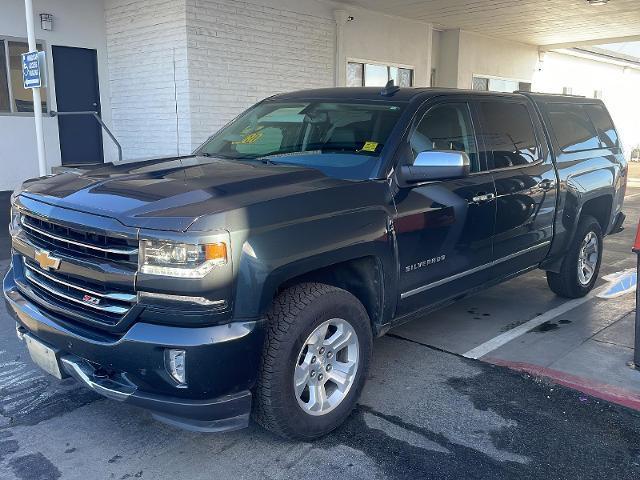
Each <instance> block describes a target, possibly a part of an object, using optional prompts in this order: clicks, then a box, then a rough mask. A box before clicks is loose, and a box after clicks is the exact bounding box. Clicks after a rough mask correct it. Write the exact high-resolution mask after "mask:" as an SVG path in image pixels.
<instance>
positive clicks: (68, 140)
mask: <svg viewBox="0 0 640 480" xmlns="http://www.w3.org/2000/svg"><path fill="white" fill-rule="evenodd" d="M52 51H53V67H54V78H55V82H56V102H57V104H58V111H59V112H83V111H96V112H98V113H99V114H100V89H99V86H98V62H97V55H96V51H95V50H90V49H86V48H75V47H59V46H53V47H52ZM58 129H59V137H60V153H61V155H62V164H63V165H82V164H95V163H102V162H104V157H103V152H102V130H101V127H100V125H99V124H98V122H96V119H95V118H94V117H93V116H92V115H81V116H80V115H73V116H71V115H67V116H64V115H63V116H59V117H58Z"/></svg>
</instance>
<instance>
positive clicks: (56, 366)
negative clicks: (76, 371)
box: [24, 335, 62, 379]
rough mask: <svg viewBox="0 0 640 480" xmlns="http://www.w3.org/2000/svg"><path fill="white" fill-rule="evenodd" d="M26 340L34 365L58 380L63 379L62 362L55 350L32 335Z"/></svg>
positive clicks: (25, 337)
mask: <svg viewBox="0 0 640 480" xmlns="http://www.w3.org/2000/svg"><path fill="white" fill-rule="evenodd" d="M24 340H25V342H26V344H27V349H28V350H29V355H31V360H33V363H35V364H36V365H38V366H39V367H40V368H41V369H42V370H44V371H45V372H47V373H49V374H51V375H53V376H54V377H56V378H60V379H61V378H62V372H61V371H60V362H59V361H58V356H57V355H56V352H55V350H53V349H52V348H50V347H47V346H46V345H45V344H44V343H42V342H39V341H38V340H36V339H35V338H33V337H32V336H30V335H25V336H24Z"/></svg>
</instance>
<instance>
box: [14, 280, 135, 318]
mask: <svg viewBox="0 0 640 480" xmlns="http://www.w3.org/2000/svg"><path fill="white" fill-rule="evenodd" d="M24 273H25V276H26V278H27V280H29V281H30V282H31V283H33V284H35V285H37V286H38V287H40V288H42V289H43V290H45V291H47V292H49V293H50V294H51V295H53V296H55V297H59V298H62V299H64V300H68V301H70V302H74V303H77V304H79V305H82V306H83V307H89V308H93V309H95V310H99V311H101V312H106V313H111V314H115V315H124V314H125V313H127V312H128V311H129V309H128V308H126V307H118V306H116V305H106V306H103V305H93V304H91V303H87V302H83V301H82V300H80V299H77V298H74V297H72V296H71V295H67V294H66V293H64V292H62V291H60V290H58V289H57V288H55V287H53V286H51V285H49V284H47V282H43V281H41V280H39V279H37V278H36V275H35V274H34V272H33V271H32V270H25V272H24Z"/></svg>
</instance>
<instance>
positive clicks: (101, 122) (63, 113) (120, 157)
mask: <svg viewBox="0 0 640 480" xmlns="http://www.w3.org/2000/svg"><path fill="white" fill-rule="evenodd" d="M61 115H63V116H64V115H93V118H95V119H96V121H97V122H98V123H99V124H100V126H101V127H102V128H103V129H104V131H105V132H107V135H109V137H110V138H111V140H113V143H115V144H116V147H118V161H120V162H121V161H122V146H121V145H120V142H118V140H117V139H116V137H115V136H114V135H113V133H111V130H109V128H108V127H107V126H106V125H105V123H104V122H103V121H102V118H100V114H98V112H95V111H93V110H88V111H86V112H56V111H53V110H52V111H50V112H49V116H51V117H58V116H61Z"/></svg>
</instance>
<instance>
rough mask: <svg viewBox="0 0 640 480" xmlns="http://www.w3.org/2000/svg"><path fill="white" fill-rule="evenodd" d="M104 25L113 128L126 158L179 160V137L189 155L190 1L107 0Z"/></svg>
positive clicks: (182, 148)
mask: <svg viewBox="0 0 640 480" xmlns="http://www.w3.org/2000/svg"><path fill="white" fill-rule="evenodd" d="M105 21H106V32H107V54H108V65H109V82H110V87H111V108H112V122H113V126H114V133H115V135H116V137H117V138H118V140H119V141H120V143H121V144H122V148H123V152H124V156H125V158H139V157H146V156H152V155H172V154H176V153H177V152H178V132H179V144H180V152H181V153H188V152H189V151H190V150H191V133H190V122H191V120H190V117H189V82H188V78H187V75H188V68H187V36H186V1H185V0H105ZM174 52H175V65H176V68H175V76H176V77H175V78H176V81H175V82H174V68H173V64H174ZM174 87H175V89H174ZM176 98H177V103H178V115H177V116H176ZM176 118H178V119H179V125H177V121H176ZM178 127H179V128H178Z"/></svg>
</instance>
